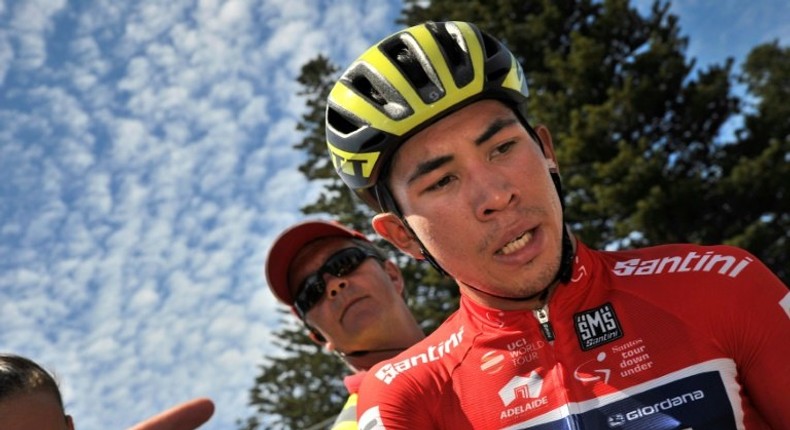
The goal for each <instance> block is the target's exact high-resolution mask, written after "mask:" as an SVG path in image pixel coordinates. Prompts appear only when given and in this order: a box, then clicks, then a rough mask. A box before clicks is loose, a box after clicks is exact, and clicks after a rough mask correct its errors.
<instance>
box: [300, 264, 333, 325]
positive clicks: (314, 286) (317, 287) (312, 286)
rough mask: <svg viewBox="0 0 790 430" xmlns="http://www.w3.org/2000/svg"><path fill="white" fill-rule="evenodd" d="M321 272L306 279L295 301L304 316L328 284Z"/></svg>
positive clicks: (319, 298)
mask: <svg viewBox="0 0 790 430" xmlns="http://www.w3.org/2000/svg"><path fill="white" fill-rule="evenodd" d="M319 273H320V272H319ZM319 273H314V274H312V275H310V276H308V277H307V279H305V281H304V284H302V289H301V291H299V294H298V295H297V296H296V300H295V301H294V306H295V307H296V309H297V310H298V311H299V313H301V314H302V318H304V316H305V314H306V313H307V311H309V310H310V309H312V308H313V306H315V305H316V303H318V301H319V300H321V297H322V296H323V295H324V290H325V289H326V284H325V283H324V279H323V275H319Z"/></svg>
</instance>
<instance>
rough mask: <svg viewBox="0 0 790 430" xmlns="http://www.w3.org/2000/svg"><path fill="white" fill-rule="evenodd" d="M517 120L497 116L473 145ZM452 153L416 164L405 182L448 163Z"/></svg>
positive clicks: (484, 140) (480, 142) (408, 182)
mask: <svg viewBox="0 0 790 430" xmlns="http://www.w3.org/2000/svg"><path fill="white" fill-rule="evenodd" d="M516 122H517V121H516V119H515V118H497V119H495V120H494V121H493V122H491V124H489V125H488V128H486V129H485V131H483V132H482V133H480V136H478V137H477V138H476V139H475V140H474V142H475V145H477V146H480V145H482V144H483V143H485V142H486V141H487V140H488V139H491V138H492V137H494V136H495V135H496V134H497V133H499V132H500V131H501V130H502V129H504V128H505V127H509V126H511V125H513V124H515V123H516ZM452 159H453V156H452V155H443V156H441V157H436V158H434V159H431V160H428V161H424V162H422V163H418V164H417V168H416V169H414V172H413V173H412V174H411V176H409V179H408V180H407V181H406V183H407V184H411V183H412V182H414V181H416V180H417V179H419V178H420V177H422V176H424V175H427V174H428V173H430V172H432V171H434V170H436V169H438V168H439V167H441V166H442V165H444V164H446V163H449V162H450V161H452Z"/></svg>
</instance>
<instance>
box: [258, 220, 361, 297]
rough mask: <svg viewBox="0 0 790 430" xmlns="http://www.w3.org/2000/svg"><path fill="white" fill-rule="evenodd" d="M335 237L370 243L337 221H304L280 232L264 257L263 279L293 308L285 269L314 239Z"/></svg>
mask: <svg viewBox="0 0 790 430" xmlns="http://www.w3.org/2000/svg"><path fill="white" fill-rule="evenodd" d="M336 236H337V237H348V238H354V239H362V240H365V241H368V242H370V240H368V238H367V237H365V235H364V234H362V233H360V232H358V231H356V230H352V229H350V228H348V227H346V226H344V225H343V224H340V223H339V222H336V221H323V220H313V221H304V222H300V223H298V224H294V225H293V226H291V227H289V228H287V229H286V230H285V231H283V232H282V233H280V236H278V237H277V239H275V240H274V244H273V245H272V247H271V249H270V250H269V256H268V257H267V259H266V282H267V283H268V284H269V289H270V290H272V293H273V294H274V296H275V297H277V299H278V300H279V301H281V302H282V303H284V304H286V305H288V306H291V307H293V304H294V297H293V295H292V294H291V290H290V289H289V288H288V269H289V268H290V267H291V262H292V261H293V259H294V257H296V254H298V253H299V251H301V250H302V248H304V247H305V245H307V244H308V243H310V242H312V241H314V240H316V239H321V238H325V237H336Z"/></svg>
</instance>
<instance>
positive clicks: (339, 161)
mask: <svg viewBox="0 0 790 430" xmlns="http://www.w3.org/2000/svg"><path fill="white" fill-rule="evenodd" d="M326 146H328V147H329V153H330V155H331V158H332V164H333V165H334V166H335V170H337V171H338V173H344V174H346V175H349V176H356V177H358V178H369V177H370V173H371V172H372V171H373V166H375V165H376V161H377V160H378V159H379V155H381V152H378V151H377V152H362V153H353V152H346V151H343V150H342V149H339V148H337V147H335V146H332V144H331V143H328V142H327V145H326Z"/></svg>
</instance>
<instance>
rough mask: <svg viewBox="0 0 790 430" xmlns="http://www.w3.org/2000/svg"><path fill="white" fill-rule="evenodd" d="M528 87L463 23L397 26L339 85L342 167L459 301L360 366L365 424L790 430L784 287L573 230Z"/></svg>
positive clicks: (713, 262)
mask: <svg viewBox="0 0 790 430" xmlns="http://www.w3.org/2000/svg"><path fill="white" fill-rule="evenodd" d="M527 96H528V91H527V85H526V80H525V76H524V74H523V71H522V69H521V66H520V65H519V63H518V61H517V60H516V59H515V57H514V56H513V54H512V53H511V52H510V51H509V50H508V49H507V48H506V47H505V46H504V44H502V43H501V42H500V41H498V40H496V39H494V38H493V37H491V36H490V35H487V34H486V33H484V32H482V31H480V30H479V29H478V28H477V27H475V26H474V25H473V24H470V23H464V22H437V23H434V22H428V23H424V24H421V25H417V26H414V27H411V28H408V29H406V30H403V31H399V32H397V33H395V34H393V35H391V36H389V37H387V38H385V39H384V40H382V41H381V42H379V43H377V44H376V45H375V46H373V47H371V48H370V49H369V50H367V51H366V52H365V53H364V54H362V56H360V57H359V58H358V59H357V60H356V61H355V62H354V63H353V64H352V65H351V66H350V67H349V68H348V69H347V70H346V71H345V72H344V74H343V75H342V76H341V78H340V79H339V81H338V82H337V83H336V84H335V86H334V88H333V89H332V91H331V93H330V95H329V98H328V106H327V115H326V129H327V141H328V147H329V151H330V156H331V158H332V162H333V163H334V165H335V168H336V170H337V172H338V174H339V176H340V177H341V178H342V180H343V181H344V182H345V183H346V184H347V185H348V186H349V187H350V188H351V189H352V190H354V192H355V193H356V194H357V195H358V196H359V197H360V198H361V199H362V200H363V201H365V202H366V203H367V204H368V205H369V206H370V207H371V208H373V209H374V210H375V211H377V212H379V214H378V215H376V216H375V217H374V219H373V227H374V229H375V230H376V231H377V232H378V233H379V234H380V235H382V236H383V237H384V238H386V239H387V240H388V241H390V242H391V243H393V244H394V245H395V246H397V247H398V248H400V249H401V250H403V251H404V252H406V253H408V254H410V255H412V256H414V257H415V258H418V259H419V258H424V259H426V260H428V261H429V262H431V263H432V264H433V265H434V266H435V267H437V268H438V269H439V270H442V271H444V272H446V273H448V274H449V275H451V276H452V277H453V278H454V279H455V280H456V283H457V284H458V286H459V288H460V291H461V295H462V297H461V304H460V309H459V310H458V311H457V312H456V313H454V314H453V315H452V316H451V317H450V318H448V320H447V321H445V323H444V324H443V325H442V326H441V327H440V328H439V329H437V330H436V331H435V332H433V333H432V334H431V335H430V336H428V337H427V338H426V339H424V340H423V341H421V342H420V343H418V344H417V345H415V346H413V347H412V348H410V349H408V350H407V351H405V352H403V353H401V354H399V355H398V356H397V357H395V358H393V359H391V360H388V361H386V362H383V363H379V364H378V365H376V366H374V367H373V368H372V369H371V370H370V371H369V372H368V374H367V376H366V377H365V379H364V381H363V383H362V386H361V389H360V400H359V412H358V413H359V418H360V421H359V424H360V428H366V429H367V428H387V429H407V428H408V429H415V428H418V429H424V428H448V429H462V428H474V429H490V428H537V429H592V428H596V429H598V428H641V429H647V428H649V429H680V428H694V429H700V428H705V429H731V428H745V429H758V428H775V429H780V428H782V429H784V428H790V396H788V395H787V387H790V364H788V363H790V361H788V360H787V357H788V356H790V342H789V341H788V340H789V339H790V295H788V289H787V287H786V286H784V285H783V284H782V283H781V281H780V280H779V279H778V278H777V277H776V276H775V275H774V274H773V273H771V272H770V270H768V269H767V268H766V267H765V266H764V265H763V264H762V263H761V262H760V261H758V260H757V259H756V258H755V257H754V256H752V255H750V254H749V253H747V252H746V251H744V250H741V249H738V248H735V247H730V246H698V245H691V244H674V245H665V246H657V247H651V248H644V249H640V250H630V251H616V252H603V251H597V250H593V249H590V248H588V247H587V246H585V245H584V244H583V243H581V242H580V241H578V240H577V239H576V238H575V237H574V236H573V235H572V234H571V233H569V231H568V228H567V227H566V225H565V223H564V221H563V206H562V191H561V182H560V176H559V166H558V164H557V160H556V156H555V153H554V147H553V143H552V139H551V134H550V133H549V130H548V129H547V128H546V127H545V126H542V125H532V124H530V123H529V121H528V115H527V103H526V101H527Z"/></svg>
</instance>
